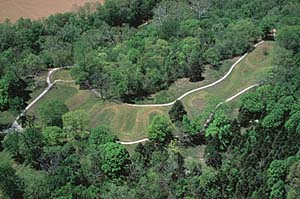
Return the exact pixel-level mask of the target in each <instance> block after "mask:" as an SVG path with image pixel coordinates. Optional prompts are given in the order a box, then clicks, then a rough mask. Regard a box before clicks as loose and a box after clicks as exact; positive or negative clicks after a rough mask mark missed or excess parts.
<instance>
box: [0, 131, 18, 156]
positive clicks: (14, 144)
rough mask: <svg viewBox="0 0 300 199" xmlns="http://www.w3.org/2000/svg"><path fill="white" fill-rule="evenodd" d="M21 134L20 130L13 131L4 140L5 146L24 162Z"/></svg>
mask: <svg viewBox="0 0 300 199" xmlns="http://www.w3.org/2000/svg"><path fill="white" fill-rule="evenodd" d="M21 136H22V135H21V134H20V133H19V132H11V133H9V134H8V135H6V136H5V138H4V140H3V147H4V149H6V150H7V151H9V153H10V154H11V155H12V156H13V158H15V160H17V161H18V162H22V156H21V152H20V141H21Z"/></svg>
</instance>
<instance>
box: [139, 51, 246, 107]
mask: <svg viewBox="0 0 300 199" xmlns="http://www.w3.org/2000/svg"><path fill="white" fill-rule="evenodd" d="M239 58H240V57H235V58H234V59H229V60H225V61H223V63H222V66H221V67H219V68H217V69H216V68H212V67H211V66H205V72H204V73H203V77H204V80H202V81H199V82H190V81H189V79H188V78H181V79H178V80H177V81H175V82H174V83H173V84H172V85H171V86H170V87H169V88H168V89H166V90H162V91H159V92H157V93H155V94H153V95H151V96H149V97H147V98H145V99H143V100H139V101H136V103H137V104H153V103H157V104H162V103H168V102H171V101H174V100H175V99H177V98H178V97H180V96H181V95H183V94H184V93H186V92H187V91H190V90H193V89H195V88H199V87H201V86H205V85H208V84H210V83H212V82H214V81H216V80H218V79H220V78H221V77H223V76H224V75H225V74H226V73H227V72H228V70H229V68H230V67H231V66H232V64H234V62H236V61H237V60H238V59H239Z"/></svg>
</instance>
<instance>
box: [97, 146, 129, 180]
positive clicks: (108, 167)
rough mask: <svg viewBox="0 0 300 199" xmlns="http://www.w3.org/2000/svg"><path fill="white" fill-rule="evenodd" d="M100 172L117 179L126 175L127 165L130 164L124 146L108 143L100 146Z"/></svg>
mask: <svg viewBox="0 0 300 199" xmlns="http://www.w3.org/2000/svg"><path fill="white" fill-rule="evenodd" d="M100 148H101V151H102V152H101V159H102V166H101V168H102V170H103V172H104V173H105V174H106V175H107V176H108V177H112V178H117V177H120V176H122V175H127V169H128V164H129V163H130V159H129V154H128V152H127V151H126V149H125V148H124V146H122V145H120V144H117V143H114V142H108V143H106V144H103V145H101V147H100Z"/></svg>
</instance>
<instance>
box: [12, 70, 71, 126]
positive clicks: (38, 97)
mask: <svg viewBox="0 0 300 199" xmlns="http://www.w3.org/2000/svg"><path fill="white" fill-rule="evenodd" d="M68 67H69V66H66V67H59V68H52V69H50V70H49V72H48V75H47V79H46V82H47V84H48V86H47V88H45V90H44V91H43V92H42V93H41V94H40V95H39V96H37V97H36V98H35V99H34V100H33V101H32V102H31V103H30V104H28V105H27V106H26V108H25V109H24V110H23V112H22V113H21V114H20V115H19V116H18V117H17V118H16V119H15V121H14V122H13V124H12V126H11V128H12V129H16V130H22V126H21V125H20V124H19V123H18V120H19V119H20V117H21V116H23V115H24V114H25V113H26V112H27V111H28V110H29V109H30V108H31V107H32V106H33V105H35V104H36V103H37V102H38V101H39V100H40V99H42V97H44V96H45V95H46V94H47V93H48V92H49V91H50V89H51V88H52V87H53V86H54V84H56V83H57V82H75V81H74V80H61V79H58V80H55V81H54V82H51V79H50V78H51V75H52V74H53V73H54V72H55V71H57V70H60V69H63V68H68Z"/></svg>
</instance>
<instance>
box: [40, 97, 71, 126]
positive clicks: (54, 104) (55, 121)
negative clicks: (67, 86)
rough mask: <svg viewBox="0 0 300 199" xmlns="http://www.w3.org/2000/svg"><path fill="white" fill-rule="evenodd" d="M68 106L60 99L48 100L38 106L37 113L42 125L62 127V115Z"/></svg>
mask: <svg viewBox="0 0 300 199" xmlns="http://www.w3.org/2000/svg"><path fill="white" fill-rule="evenodd" d="M68 111H69V108H68V107H67V106H66V105H65V104H64V102H63V101H60V100H56V99H53V100H50V101H47V102H45V103H43V104H41V105H40V106H39V110H38V112H39V115H40V118H41V120H42V122H43V124H44V126H58V127H62V116H63V115H64V114H65V113H67V112H68Z"/></svg>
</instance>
